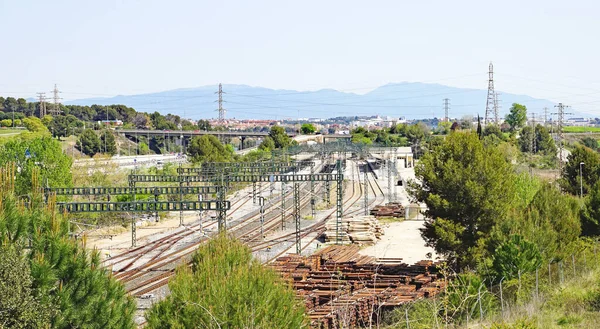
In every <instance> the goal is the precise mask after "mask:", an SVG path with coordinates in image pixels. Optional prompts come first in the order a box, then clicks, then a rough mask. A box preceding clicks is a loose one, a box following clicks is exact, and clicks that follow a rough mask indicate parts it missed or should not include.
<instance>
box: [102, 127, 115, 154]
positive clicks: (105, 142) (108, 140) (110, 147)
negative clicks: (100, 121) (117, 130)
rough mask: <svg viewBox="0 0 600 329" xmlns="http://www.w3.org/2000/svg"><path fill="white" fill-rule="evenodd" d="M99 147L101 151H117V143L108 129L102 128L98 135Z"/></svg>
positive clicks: (113, 152) (112, 152)
mask: <svg viewBox="0 0 600 329" xmlns="http://www.w3.org/2000/svg"><path fill="white" fill-rule="evenodd" d="M100 149H101V150H102V152H104V153H107V154H110V155H115V154H116V153H117V143H116V142H115V136H114V135H113V133H112V131H111V130H109V129H104V130H103V131H102V133H101V135H100Z"/></svg>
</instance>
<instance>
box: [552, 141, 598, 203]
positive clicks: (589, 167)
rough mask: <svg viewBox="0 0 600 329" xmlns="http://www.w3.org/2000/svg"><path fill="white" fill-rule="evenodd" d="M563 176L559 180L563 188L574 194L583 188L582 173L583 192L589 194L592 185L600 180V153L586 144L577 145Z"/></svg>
mask: <svg viewBox="0 0 600 329" xmlns="http://www.w3.org/2000/svg"><path fill="white" fill-rule="evenodd" d="M567 160H568V161H567V163H566V164H565V166H564V169H563V172H562V177H561V179H560V181H559V183H560V186H561V188H562V189H563V190H564V191H566V192H568V193H571V194H573V195H579V194H580V189H581V185H580V184H581V181H580V176H579V175H580V170H579V169H580V163H582V162H583V163H584V164H583V165H581V175H582V178H583V193H584V194H587V193H588V191H589V190H590V189H591V188H592V186H594V185H596V183H597V182H598V177H599V175H600V155H599V154H598V153H597V152H594V151H592V150H591V149H589V148H587V147H585V146H580V145H579V146H576V147H575V148H574V149H573V150H572V151H571V154H570V155H569V156H568V158H567Z"/></svg>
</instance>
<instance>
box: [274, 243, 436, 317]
mask: <svg viewBox="0 0 600 329" xmlns="http://www.w3.org/2000/svg"><path fill="white" fill-rule="evenodd" d="M358 250H359V247H358V246H355V245H351V246H340V245H336V246H329V247H327V248H323V249H321V250H319V251H318V252H317V253H315V254H314V255H312V256H309V257H302V256H298V255H288V256H284V257H279V258H277V260H275V262H273V263H272V264H271V266H272V267H273V268H274V269H275V270H276V271H278V272H279V273H280V274H281V276H282V277H283V278H284V279H285V280H287V281H288V282H290V283H291V285H292V286H293V287H294V289H295V291H296V295H297V296H298V298H301V299H302V300H303V301H304V304H305V305H306V308H307V310H308V316H309V318H310V320H311V327H312V328H327V329H330V328H331V329H333V328H356V327H360V326H368V325H369V324H372V323H376V320H377V318H378V317H379V316H380V314H381V311H382V310H388V309H391V308H394V307H397V306H399V305H402V304H405V303H409V302H412V301H414V300H417V299H420V298H427V297H432V296H435V295H436V294H438V293H439V292H440V291H441V290H442V289H443V288H444V280H443V279H442V277H441V275H440V273H439V272H438V268H439V263H434V262H432V261H420V262H418V263H417V264H415V265H407V264H403V263H401V262H399V260H398V259H393V260H389V261H388V260H387V259H376V258H373V257H370V256H363V255H360V254H358Z"/></svg>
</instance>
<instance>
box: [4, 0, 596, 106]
mask: <svg viewBox="0 0 600 329" xmlns="http://www.w3.org/2000/svg"><path fill="white" fill-rule="evenodd" d="M599 15H600V2H598V1H593V0H589V1H577V0H575V1H555V0H544V1H538V0H535V1H527V0H520V1H513V0H506V1H497V2H490V1H481V0H473V1H460V0H455V1H448V0H445V1H406V0H405V1H401V0H396V1H364V0H363V1H352V0H344V1H337V0H336V1H327V0H321V1H312V0H302V1H284V0H279V1H261V0H253V1H198V0H195V1H194V0H189V1H183V0H182V1H177V0H171V1H154V0H144V1H109V0H102V1H81V0H78V1H69V0H54V1H39V0H38V1H30V0H18V1H17V0H12V1H9V0H0V40H1V41H2V46H1V49H2V50H1V51H0V65H1V71H0V72H1V73H0V95H13V96H18V97H34V96H35V93H36V92H39V91H46V92H49V91H50V90H51V89H52V87H53V85H54V83H57V84H58V86H59V89H61V90H62V91H63V94H62V96H63V97H64V98H65V99H75V98H85V97H94V96H104V95H106V96H109V95H116V94H134V93H142V92H152V91H162V90H167V89H175V88H184V87H196V86H202V85H212V84H217V83H219V82H223V83H238V84H248V85H253V86H263V87H269V88H277V89H296V90H316V89H321V88H334V89H338V90H344V91H350V92H356V93H365V92H368V91H369V90H371V89H373V88H375V87H377V86H380V85H382V84H386V83H389V82H400V81H421V82H438V83H441V84H447V85H451V86H457V87H471V88H482V89H485V88H487V68H488V63H489V62H490V61H493V62H494V66H495V71H496V88H497V89H498V90H500V91H505V92H511V93H520V94H528V95H531V96H534V97H540V98H547V99H550V100H553V101H557V102H558V101H562V102H564V103H567V104H571V105H572V106H573V108H576V109H578V110H582V111H587V112H592V113H594V114H596V113H597V114H598V115H600V111H596V110H595V109H596V108H599V109H600V77H599V75H600V67H599V66H598V62H597V60H598V58H600V43H599V40H598V36H599V35H600V19H598V17H599Z"/></svg>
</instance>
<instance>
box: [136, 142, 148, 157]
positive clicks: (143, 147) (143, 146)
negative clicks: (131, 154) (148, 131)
mask: <svg viewBox="0 0 600 329" xmlns="http://www.w3.org/2000/svg"><path fill="white" fill-rule="evenodd" d="M138 150H139V151H140V154H142V155H143V154H150V147H148V144H147V143H144V142H139V143H138Z"/></svg>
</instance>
